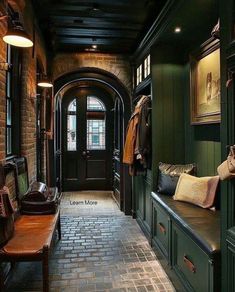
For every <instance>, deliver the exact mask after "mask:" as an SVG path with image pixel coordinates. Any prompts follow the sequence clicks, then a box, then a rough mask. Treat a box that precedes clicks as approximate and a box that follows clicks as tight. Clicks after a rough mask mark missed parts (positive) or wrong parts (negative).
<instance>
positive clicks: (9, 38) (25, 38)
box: [3, 25, 33, 48]
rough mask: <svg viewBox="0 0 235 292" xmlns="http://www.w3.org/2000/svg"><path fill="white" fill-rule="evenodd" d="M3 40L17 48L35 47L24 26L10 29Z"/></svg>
mask: <svg viewBox="0 0 235 292" xmlns="http://www.w3.org/2000/svg"><path fill="white" fill-rule="evenodd" d="M3 40H4V42H5V43H7V44H9V45H11V46H15V47H21V48H29V47H32V46H33V42H32V41H31V39H30V37H29V35H28V34H27V33H26V32H25V30H24V29H23V27H22V25H14V26H13V27H12V28H9V29H8V31H7V33H6V34H5V35H4V37H3Z"/></svg>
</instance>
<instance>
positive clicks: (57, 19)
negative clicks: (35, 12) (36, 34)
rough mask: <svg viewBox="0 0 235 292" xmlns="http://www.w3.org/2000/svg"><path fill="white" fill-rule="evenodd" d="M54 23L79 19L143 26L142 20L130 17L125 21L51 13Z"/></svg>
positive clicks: (98, 22) (100, 22)
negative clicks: (134, 19)
mask: <svg viewBox="0 0 235 292" xmlns="http://www.w3.org/2000/svg"><path fill="white" fill-rule="evenodd" d="M50 17H51V19H52V21H53V23H58V24H61V25H63V24H64V22H72V23H74V21H75V22H76V21H78V23H79V22H80V21H82V22H83V23H94V24H95V25H96V24H104V26H105V25H110V26H112V25H120V26H121V25H130V26H133V27H140V28H142V26H143V24H142V22H141V21H133V20H130V19H128V20H127V21H125V22H123V20H122V19H113V18H95V17H90V16H86V17H78V16H71V15H51V16H50Z"/></svg>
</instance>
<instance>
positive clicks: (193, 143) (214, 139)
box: [184, 65, 221, 176]
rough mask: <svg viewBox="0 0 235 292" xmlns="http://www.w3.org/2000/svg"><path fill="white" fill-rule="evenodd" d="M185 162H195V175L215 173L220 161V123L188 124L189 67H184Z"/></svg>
mask: <svg viewBox="0 0 235 292" xmlns="http://www.w3.org/2000/svg"><path fill="white" fill-rule="evenodd" d="M184 85H185V91H184V92H185V94H184V100H185V102H184V104H185V107H184V116H185V162H186V163H191V162H195V163H196V164H197V175H198V176H207V175H215V174H216V173H217V172H216V168H217V166H218V165H219V164H220V161H221V158H220V157H221V143H220V125H219V124H209V125H196V126H195V125H191V124H190V67H189V65H186V66H185V68H184Z"/></svg>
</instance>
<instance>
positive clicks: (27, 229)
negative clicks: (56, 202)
mask: <svg viewBox="0 0 235 292" xmlns="http://www.w3.org/2000/svg"><path fill="white" fill-rule="evenodd" d="M58 216H59V212H57V213H56V214H52V215H39V216H35V215H33V216H28V215H22V216H20V217H19V218H18V219H17V220H16V222H15V232H14V236H13V238H12V239H10V240H9V241H8V243H7V244H6V245H5V246H4V247H3V248H2V249H1V250H0V256H1V253H2V254H5V255H7V256H17V254H19V257H21V256H22V257H24V256H32V255H34V254H40V253H42V249H43V247H44V246H48V247H49V248H50V245H51V241H52V236H53V232H54V230H55V228H56V224H57V220H58Z"/></svg>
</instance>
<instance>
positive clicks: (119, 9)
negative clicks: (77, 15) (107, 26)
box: [52, 2, 145, 14]
mask: <svg viewBox="0 0 235 292" xmlns="http://www.w3.org/2000/svg"><path fill="white" fill-rule="evenodd" d="M114 3H115V2H114ZM139 4H141V3H139ZM142 9H145V5H134V6H133V5H130V4H129V3H128V5H126V6H125V7H124V6H123V5H118V6H115V5H105V6H103V5H102V6H100V8H98V10H94V9H93V6H92V4H91V5H89V4H88V5H83V6H81V5H65V4H60V5H54V6H53V9H52V14H54V11H68V12H71V11H74V12H75V11H76V12H81V11H83V12H84V11H91V12H94V13H100V12H101V13H102V12H107V13H118V14H123V12H125V13H133V14H135V13H141V11H142Z"/></svg>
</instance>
